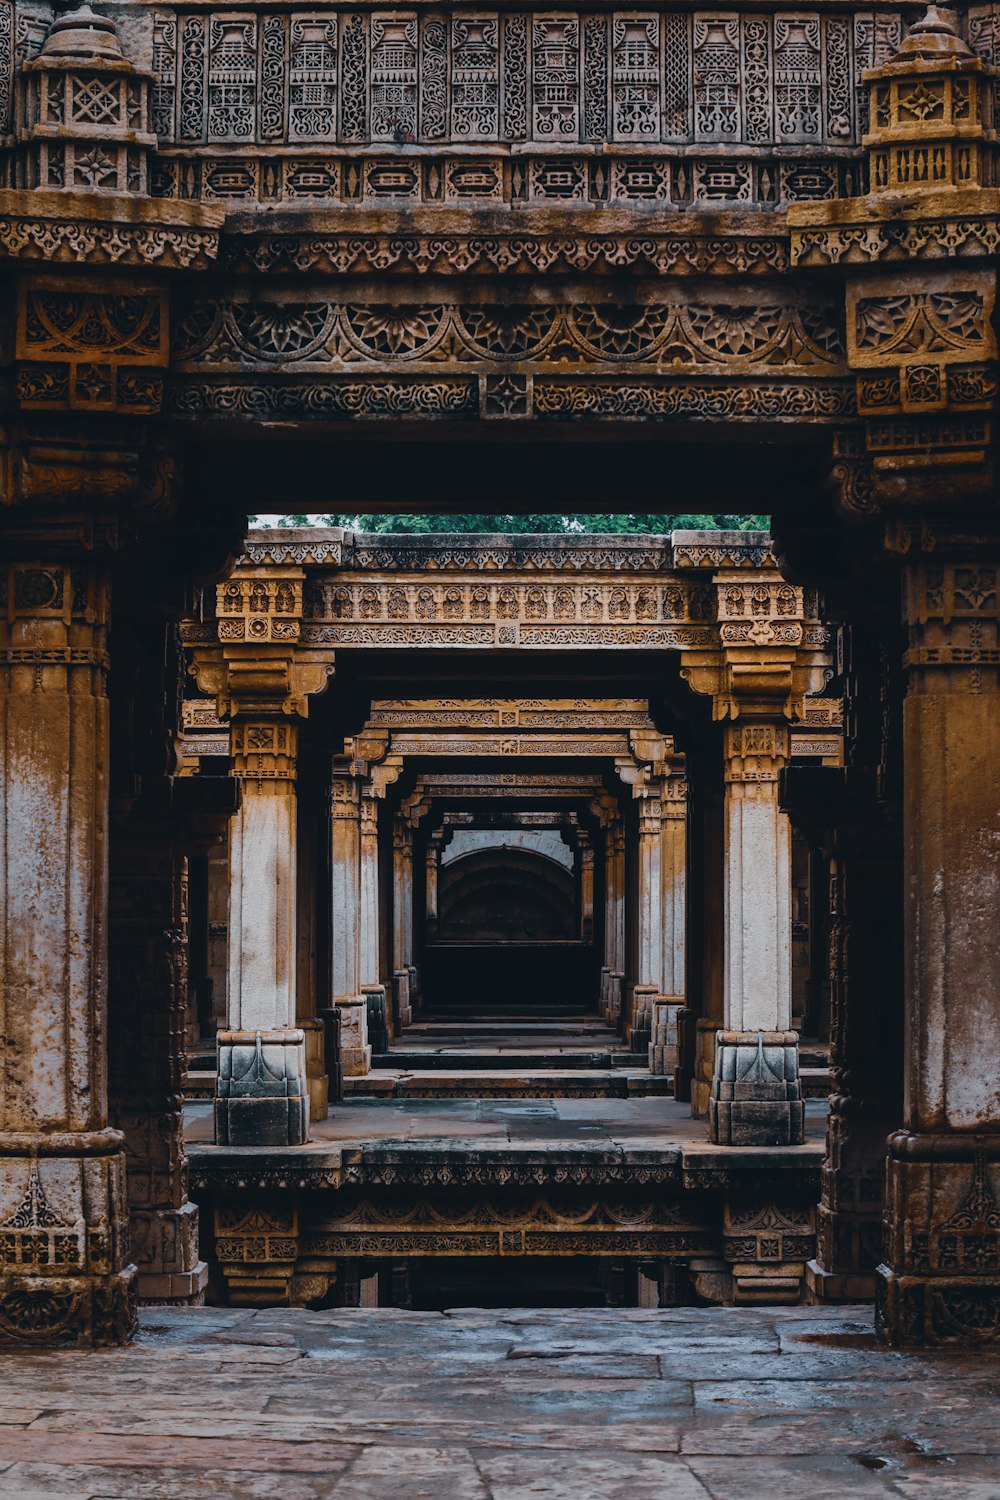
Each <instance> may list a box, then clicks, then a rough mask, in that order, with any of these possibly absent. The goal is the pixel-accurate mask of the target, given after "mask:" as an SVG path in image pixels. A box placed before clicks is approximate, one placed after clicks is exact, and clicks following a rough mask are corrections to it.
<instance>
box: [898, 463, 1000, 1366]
mask: <svg viewBox="0 0 1000 1500" xmlns="http://www.w3.org/2000/svg"><path fill="white" fill-rule="evenodd" d="M942 478H943V479H944V476H942ZM945 482H947V481H946V479H945ZM966 536H967V533H966ZM924 545H925V546H927V547H928V550H929V551H932V552H933V554H935V555H932V556H926V555H925V556H923V557H921V556H919V555H918V556H917V557H914V558H913V559H912V561H908V562H907V565H906V567H905V569H904V618H905V621H906V626H907V631H908V637H909V640H908V649H907V652H906V658H905V660H906V666H907V671H908V678H909V681H908V686H907V692H906V698H905V702H904V708H903V765H904V773H903V777H904V780H903V863H904V891H905V894H906V901H905V907H904V924H905V926H904V953H905V955H906V1024H905V1047H906V1054H905V1065H906V1073H905V1088H904V1105H903V1128H902V1130H901V1131H899V1132H898V1133H897V1134H896V1135H894V1136H892V1137H891V1138H890V1142H889V1161H888V1167H887V1178H886V1242H885V1264H884V1265H882V1266H880V1267H879V1271H878V1275H879V1278H880V1286H879V1295H880V1322H881V1326H882V1328H883V1330H884V1331H885V1332H886V1334H887V1335H888V1336H889V1337H890V1338H891V1339H892V1341H893V1342H896V1343H908V1342H911V1341H924V1340H930V1341H949V1340H955V1341H958V1342H960V1343H966V1342H967V1341H969V1340H970V1339H971V1340H977V1339H983V1338H989V1339H997V1338H998V1337H1000V995H998V990H997V972H998V957H1000V950H998V939H997V913H998V911H1000V855H998V837H1000V835H998V830H1000V777H998V775H997V765H998V764H1000V534H997V533H996V532H994V534H993V536H992V537H991V538H990V539H989V541H988V542H987V541H986V538H985V537H984V546H983V549H982V550H981V551H979V550H975V551H974V550H972V549H970V548H969V545H968V541H967V540H966V538H964V537H963V538H962V540H961V541H958V540H957V539H956V542H955V543H954V544H953V547H954V550H952V549H951V548H949V549H948V550H949V551H950V552H951V555H950V556H948V555H947V554H946V555H945V556H942V555H941V553H942V551H943V550H944V546H946V545H947V543H946V541H945V539H944V538H942V536H941V534H940V531H937V532H935V534H934V535H933V536H931V535H929V534H926V533H925V541H924Z"/></svg>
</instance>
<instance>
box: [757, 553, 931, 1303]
mask: <svg viewBox="0 0 1000 1500" xmlns="http://www.w3.org/2000/svg"><path fill="white" fill-rule="evenodd" d="M866 582H867V588H866V589H865V590H864V593H863V594H862V593H861V591H860V590H856V591H854V593H855V594H856V595H858V596H859V597H852V598H850V599H849V600H848V601H847V604H848V608H849V611H850V620H851V623H850V624H849V625H845V626H844V627H842V630H841V642H842V644H841V654H842V658H843V666H844V671H843V681H844V709H845V717H844V730H845V754H846V762H847V764H846V766H845V767H844V768H843V769H839V768H835V767H832V766H825V767H820V766H795V767H792V768H790V769H789V770H788V771H786V772H785V775H784V777H783V785H782V801H783V803H784V804H785V805H786V806H787V808H788V811H789V812H790V814H791V816H792V819H793V822H794V823H795V825H796V827H798V828H799V829H801V831H802V832H803V833H804V835H805V836H806V837H807V838H808V839H809V842H810V844H811V845H812V846H813V847H814V848H816V849H818V850H820V851H821V852H822V854H823V856H824V858H825V859H826V860H827V861H828V863H829V870H830V882H829V888H830V908H829V920H830V945H829V977H830V998H831V1015H830V1069H831V1075H832V1084H833V1092H832V1096H831V1099H830V1111H829V1115H828V1116H827V1155H826V1160H825V1161H824V1164H823V1174H822V1193H821V1197H820V1204H819V1209H818V1219H817V1247H816V1258H815V1260H813V1261H811V1262H810V1263H809V1266H808V1268H807V1280H808V1283H809V1287H810V1290H811V1292H812V1294H813V1295H814V1296H815V1297H817V1298H820V1299H822V1300H824V1301H861V1300H865V1299H868V1298H872V1297H873V1296H874V1293H875V1268H876V1266H877V1265H878V1263H879V1261H880V1260H881V1258H882V1214H883V1189H884V1181H885V1143H886V1140H887V1138H888V1137H889V1135H890V1133H891V1132H892V1131H893V1130H896V1129H897V1128H898V1126H899V1124H900V1121H901V1120H902V1111H903V1102H902V1082H903V932H902V921H903V868H902V827H901V806H900V792H901V785H900V773H901V746H900V743H899V741H900V721H901V718H902V701H901V699H902V693H901V651H900V649H899V641H898V635H899V630H898V623H897V621H896V620H895V617H894V612H893V617H892V618H891V619H886V618H885V614H884V612H883V613H882V614H879V615H876V614H875V613H873V610H872V603H873V602H875V601H877V602H883V601H884V602H886V603H888V602H889V600H890V599H891V598H892V596H893V595H894V594H895V593H896V592H897V580H896V578H895V577H894V576H893V574H892V573H888V574H886V573H885V572H883V573H882V574H881V575H878V574H877V575H875V576H874V577H872V578H868V579H867V580H866Z"/></svg>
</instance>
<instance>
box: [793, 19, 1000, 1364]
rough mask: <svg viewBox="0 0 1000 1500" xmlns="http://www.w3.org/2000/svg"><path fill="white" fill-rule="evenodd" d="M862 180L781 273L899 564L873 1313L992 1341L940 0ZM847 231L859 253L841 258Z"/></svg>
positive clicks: (971, 440)
mask: <svg viewBox="0 0 1000 1500" xmlns="http://www.w3.org/2000/svg"><path fill="white" fill-rule="evenodd" d="M865 81H866V84H867V87H868V93H869V98H868V105H869V119H870V128H869V132H868V135H867V136H866V139H865V149H866V155H867V157H868V176H869V189H870V191H869V193H868V195H867V196H866V197H864V198H857V199H848V200H844V201H840V202H837V203H835V204H829V205H824V206H823V207H822V208H820V207H819V206H818V205H815V204H813V205H810V206H809V207H808V208H805V207H804V208H802V209H799V208H795V209H793V210H791V211H790V213H789V227H790V231H791V254H792V260H793V263H794V264H796V265H798V266H800V267H806V266H811V265H814V266H817V267H818V268H821V270H822V274H824V275H828V274H829V268H830V266H831V265H833V264H834V263H840V261H841V258H842V257H843V268H842V270H841V272H840V275H841V276H842V277H843V279H844V282H845V301H846V330H847V340H846V353H847V361H848V364H849V366H850V368H851V369H852V371H854V373H855V380H856V396H857V410H858V416H859V426H858V428H857V429H855V430H853V431H851V432H850V433H845V434H844V435H843V438H842V440H841V442H840V444H839V445H838V451H837V454H836V457H837V463H836V464H835V466H834V468H833V470H832V471H831V477H832V478H833V479H834V480H835V482H836V498H837V500H838V503H839V506H840V508H841V509H842V510H843V511H845V512H846V513H847V514H848V515H849V516H850V518H851V519H852V521H855V522H857V521H866V520H867V521H868V522H869V523H872V524H873V527H874V524H876V523H878V522H879V521H880V522H881V523H882V527H883V538H884V542H885V544H886V546H887V548H888V550H889V551H890V552H892V553H894V554H895V555H896V556H897V557H898V558H900V559H901V560H902V571H903V595H904V609H903V619H904V625H905V629H906V631H907V634H908V640H907V649H906V653H905V657H904V666H905V670H906V673H907V678H908V680H907V686H906V695H905V699H904V704H903V922H904V940H903V951H904V954H905V960H906V970H905V1023H904V1035H905V1077H904V1101H903V1129H902V1130H901V1131H900V1132H898V1133H897V1134H896V1135H894V1136H893V1137H891V1139H890V1143H889V1159H888V1167H887V1173H886V1214H885V1230H886V1234H885V1264H884V1265H882V1266H881V1267H880V1268H879V1271H878V1284H877V1294H878V1298H879V1311H878V1322H879V1326H880V1329H881V1331H882V1332H883V1334H884V1336H885V1337H886V1338H888V1339H889V1340H890V1341H891V1342H894V1343H897V1344H907V1343H919V1342H941V1341H950V1340H954V1341H956V1342H961V1343H968V1342H970V1341H973V1340H980V1339H994V1340H995V1339H997V1338H1000V1207H998V1203H1000V1197H998V1194H1000V1025H998V997H997V953H998V948H997V923H996V914H997V910H998V905H1000V874H998V860H997V828H998V827H1000V779H998V777H997V774H996V764H997V754H998V751H1000V701H998V700H1000V621H998V605H997V599H998V594H997V584H998V566H1000V531H998V527H997V472H996V460H995V452H994V433H993V429H994V425H995V414H996V391H997V373H998V368H997V340H996V332H995V328H996V293H997V273H996V258H995V256H994V255H993V254H992V253H991V251H990V250H988V249H987V247H986V246H985V245H982V246H981V247H980V248H979V249H978V250H977V251H976V252H975V253H974V254H972V255H968V256H965V255H961V256H955V257H949V260H948V270H947V275H942V272H941V270H940V269H939V267H940V265H941V262H939V261H938V260H937V259H935V258H931V259H928V258H927V254H926V247H927V246H928V245H929V244H930V243H932V242H933V240H934V237H935V235H936V234H941V233H942V231H941V230H940V228H939V227H938V226H939V225H940V224H941V223H942V205H943V204H945V203H947V209H946V211H945V220H946V222H947V229H946V231H944V232H945V233H947V235H948V236H949V238H950V239H951V241H952V243H958V241H959V240H960V239H964V237H965V236H966V235H967V234H968V233H969V232H970V231H971V226H972V225H974V224H977V223H984V222H990V223H992V222H994V220H995V219H996V216H997V215H998V213H1000V193H998V191H997V188H996V186H995V185H994V184H995V176H996V162H995V158H996V139H995V129H994V124H995V104H996V95H997V88H998V75H997V71H996V69H995V68H992V67H990V66H988V65H987V64H986V63H985V62H984V61H983V59H982V58H981V57H979V56H977V55H976V54H975V53H974V52H973V51H972V49H971V48H970V46H969V45H968V43H967V42H966V41H965V39H964V38H963V37H962V35H961V34H960V30H959V17H958V15H957V14H956V12H954V11H952V10H949V9H945V8H941V9H938V8H937V7H935V6H930V7H929V8H928V11H927V14H926V15H925V16H924V17H923V19H922V20H920V21H918V22H917V23H916V24H915V25H914V26H912V27H911V28H910V30H909V33H908V35H907V36H906V38H905V40H904V41H903V43H902V46H901V47H900V49H899V51H898V52H897V53H896V54H895V56H893V57H891V58H889V59H888V60H887V61H886V62H884V63H883V64H882V65H881V66H880V67H878V68H876V69H872V70H871V71H869V72H868V73H867V74H866V79H865ZM859 231H860V233H862V234H863V235H864V238H865V259H864V263H853V264H849V262H851V260H852V258H851V257H850V256H849V255H845V251H846V247H847V245H848V243H851V244H856V243H858V240H857V236H858V233H859Z"/></svg>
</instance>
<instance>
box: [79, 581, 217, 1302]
mask: <svg viewBox="0 0 1000 1500" xmlns="http://www.w3.org/2000/svg"><path fill="white" fill-rule="evenodd" d="M119 618H120V620H121V629H120V631H119V632H118V638H117V645H116V651H115V660H114V669H113V674H112V754H111V771H112V780H111V785H112V800H111V837H110V861H109V926H110V938H109V964H108V1064H109V1065H108V1089H109V1108H110V1117H111V1120H112V1122H113V1124H114V1125H116V1126H117V1127H118V1128H119V1129H121V1130H122V1132H123V1134H124V1137H125V1151H126V1159H127V1164H128V1171H127V1183H126V1185H127V1192H128V1205H129V1220H130V1229H131V1236H132V1247H133V1256H134V1259H135V1261H136V1264H137V1266H138V1269H139V1278H138V1288H139V1296H140V1298H141V1300H143V1301H145V1302H150V1301H152V1302H157V1303H172V1302H173V1303H196V1302H200V1301H201V1300H202V1299H203V1297H204V1287H205V1284H206V1281H207V1278H208V1268H207V1266H206V1265H205V1263H204V1262H203V1261H202V1260H201V1259H200V1257H199V1254H198V1210H197V1208H196V1206H195V1205H194V1204H193V1203H191V1202H190V1201H189V1199H188V1164H187V1155H186V1153H185V1150H184V1119H183V1099H182V1097H181V1090H182V1080H183V1072H184V1053H185V1040H186V1036H185V1023H186V1011H187V1005H188V996H189V985H188V858H187V856H188V851H189V849H190V848H191V846H192V844H193V843H194V842H195V835H194V832H193V830H194V829H195V828H197V827H198V826H199V825H207V827H206V830H205V831H206V832H208V833H209V836H211V833H210V832H209V830H211V831H214V832H218V831H222V830H224V829H225V826H226V816H225V806H224V804H225V800H226V799H225V794H226V793H229V792H231V788H232V783H231V782H230V780H229V778H228V777H206V778H194V777H192V778H188V779H187V780H186V782H181V781H179V780H178V779H176V778H174V777H172V776H171V775H169V774H168V771H170V770H172V766H171V756H170V751H169V750H168V746H169V745H170V743H171V738H172V734H173V733H174V732H176V727H177V726H176V720H177V705H178V699H179V689H180V671H181V663H180V660H179V655H178V652H179V644H178V641H177V630H176V627H175V626H174V625H173V624H172V623H171V622H169V621H167V620H166V619H164V618H163V617H162V616H160V615H158V614H153V615H148V614H147V613H146V612H145V610H143V609H142V608H141V606H140V608H138V609H136V608H134V607H133V608H128V606H127V605H123V606H121V607H120V609H119ZM213 783H214V785H213ZM220 791H221V792H222V793H223V799H222V800H223V807H222V808H218V807H216V808H212V807H211V805H210V802H211V797H212V795H215V796H218V793H219V792H220ZM185 792H193V793H195V794H198V793H200V794H201V797H200V799H197V798H195V799H192V798H185V797H184V795H183V794H184V793H185ZM206 793H208V794H209V795H208V796H206V795H205V794H206ZM193 800H200V805H199V806H198V807H197V809H195V808H194V807H192V806H190V803H191V802H192V801H193ZM185 803H187V804H188V808H187V814H185V810H184V805H185ZM230 810H231V806H230Z"/></svg>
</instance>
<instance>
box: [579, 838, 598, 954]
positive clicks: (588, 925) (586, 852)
mask: <svg viewBox="0 0 1000 1500" xmlns="http://www.w3.org/2000/svg"><path fill="white" fill-rule="evenodd" d="M576 846H577V849H578V850H579V854H580V940H581V942H584V943H592V942H593V941H594V846H593V845H592V844H591V842H590V836H589V834H588V833H587V832H586V830H585V829H582V828H581V829H578V830H577V843H576Z"/></svg>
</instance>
